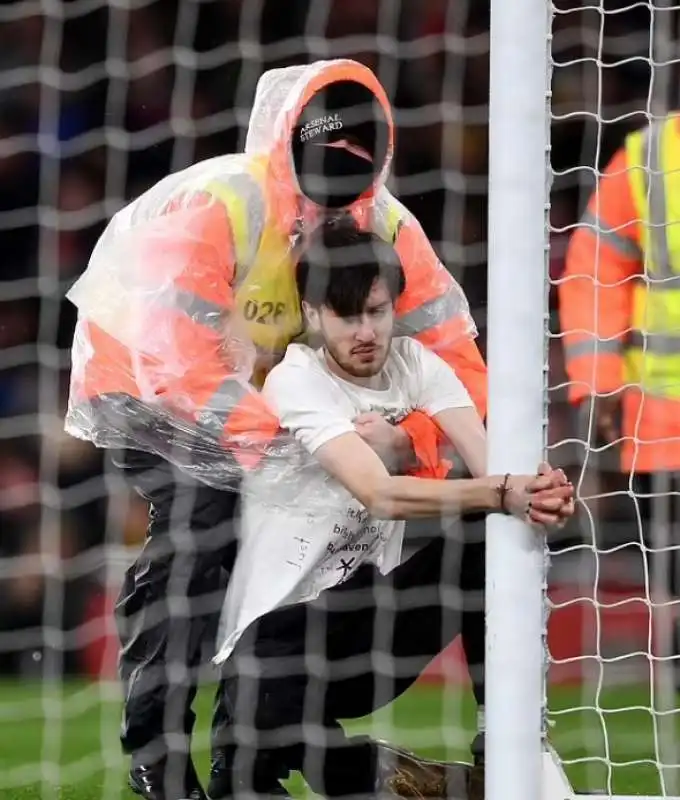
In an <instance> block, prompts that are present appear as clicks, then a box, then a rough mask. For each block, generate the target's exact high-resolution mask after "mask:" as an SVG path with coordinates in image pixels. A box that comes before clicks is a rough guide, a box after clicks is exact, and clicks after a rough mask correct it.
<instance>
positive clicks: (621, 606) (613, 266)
mask: <svg viewBox="0 0 680 800" xmlns="http://www.w3.org/2000/svg"><path fill="white" fill-rule="evenodd" d="M554 11H555V18H554V42H553V59H554V84H553V99H552V114H553V168H554V175H555V183H554V193H553V207H552V231H551V234H552V240H553V259H552V265H553V274H552V278H553V287H554V289H555V291H556V292H557V294H558V297H559V310H560V318H559V320H557V319H556V320H555V324H554V326H553V338H552V341H551V352H552V354H553V360H552V378H551V399H552V400H553V403H554V404H556V403H557V402H560V403H561V402H564V401H565V400H566V398H567V395H570V396H571V400H572V401H575V403H576V407H577V409H578V410H576V411H575V416H574V418H573V420H572V423H571V425H570V426H569V427H562V426H563V425H565V426H566V424H567V423H566V419H565V420H562V418H561V417H560V416H558V415H557V414H556V413H555V410H554V405H553V413H552V425H553V432H552V437H551V439H552V442H553V446H554V450H553V453H554V455H553V458H554V459H556V460H565V459H566V460H568V461H570V462H573V463H575V464H576V465H582V469H581V470H580V471H579V472H578V480H579V493H580V496H581V499H582V504H581V512H580V531H579V532H578V533H577V534H575V539H574V541H573V542H568V543H565V544H564V546H561V547H560V549H559V552H558V553H557V554H556V556H555V558H554V560H553V568H552V573H551V584H552V593H551V600H552V620H551V631H550V632H551V639H552V642H551V643H552V667H551V676H552V681H553V684H554V683H556V682H557V683H564V684H565V687H566V688H565V689H564V691H563V692H562V691H560V692H557V691H554V692H553V694H552V696H551V709H550V710H551V712H552V717H553V720H554V722H555V726H554V728H553V740H554V741H555V742H556V744H557V747H558V749H560V751H561V753H562V756H563V759H564V762H565V764H566V765H567V771H568V773H569V775H570V777H571V779H572V782H573V785H574V787H575V789H576V790H578V791H581V792H584V791H597V792H601V793H603V794H612V793H613V794H647V795H657V794H664V795H677V794H678V771H677V767H678V759H677V734H678V717H677V710H676V709H677V690H678V688H679V686H680V684H678V671H677V655H678V649H677V648H678V637H677V620H676V613H677V612H676V600H675V598H676V596H677V584H676V578H675V577H673V576H674V575H675V573H676V565H675V561H676V558H677V556H676V553H677V542H676V539H677V512H676V510H675V499H674V498H675V489H676V487H675V485H674V481H675V473H676V471H677V467H678V459H679V458H680V450H678V439H677V431H676V429H675V428H676V423H675V422H674V419H675V409H676V408H677V399H675V397H674V391H673V388H672V387H673V384H677V379H676V378H675V377H674V374H673V372H672V370H668V366H669V365H670V364H671V363H672V362H673V360H674V359H676V358H677V352H678V340H677V339H674V337H676V336H677V333H678V326H677V324H676V322H675V318H674V316H673V315H672V314H673V305H672V302H671V301H670V300H669V298H670V297H671V296H672V295H673V292H674V285H675V284H674V281H675V279H676V278H675V266H674V256H672V255H670V256H669V258H666V257H665V255H664V253H665V252H667V251H666V250H664V247H665V244H663V243H664V242H665V241H668V242H670V245H669V248H671V250H672V248H673V244H672V237H673V231H674V227H673V226H674V225H675V224H676V219H675V216H674V212H673V211H672V208H673V200H672V199H671V198H672V196H673V194H674V191H675V190H674V189H673V190H672V191H671V193H670V194H669V193H667V192H665V191H664V188H663V185H664V181H667V180H670V175H671V174H672V172H673V170H674V167H672V166H670V165H669V164H668V163H662V162H661V161H660V160H659V159H660V158H661V157H662V156H661V152H662V150H661V148H660V146H659V145H658V141H657V140H658V139H659V136H657V131H659V130H661V128H662V127H663V124H664V120H665V119H666V117H667V114H668V113H669V111H673V110H674V109H675V108H676V107H677V100H678V94H677V80H678V73H677V11H678V7H677V6H675V5H673V4H671V3H662V2H658V3H657V2H654V3H604V4H603V3H600V4H588V3H583V4H580V3H560V2H558V3H556V4H555V7H554ZM647 126H649V127H647ZM640 129H643V130H645V131H646V133H643V134H640V136H638V137H636V136H628V135H629V134H631V132H633V131H636V130H640ZM577 131H578V132H580V135H578V134H577ZM669 131H670V135H671V136H674V135H675V132H674V129H673V128H672V125H671V128H670V129H669ZM627 136H628V138H626V137H627ZM641 141H644V144H643V146H642V148H641V150H640V151H638V150H637V149H636V148H637V142H641ZM668 141H669V147H674V145H671V144H670V139H669V140H668ZM661 147H662V146H661ZM620 148H621V149H620ZM643 151H644V152H643ZM637 152H640V158H639V159H638V157H637V155H636V153H637ZM638 180H640V181H641V184H640V185H641V186H642V185H643V184H644V189H641V190H640V192H638V190H637V185H638V184H637V182H638ZM664 197H665V201H664ZM652 208H653V209H654V214H655V215H656V216H654V217H653V216H651V213H652V212H651V209H652ZM647 209H650V210H647ZM661 209H664V210H663V211H662V210H661ZM577 214H578V215H579V217H580V222H579V223H577V224H576V225H575V224H574V217H575V215H577ZM652 231H653V232H654V233H652ZM652 236H655V237H656V238H655V239H654V242H655V244H654V245H651V244H649V242H650V241H651V237H652ZM661 264H663V265H664V266H663V267H660V266H657V265H661ZM660 269H664V270H666V269H668V271H667V272H665V273H661V272H660V271H659V270H660ZM578 276H582V278H581V279H579V277H578ZM662 296H663V297H664V300H663V301H662V302H664V303H666V305H665V306H664V307H665V309H666V311H667V312H670V313H665V314H664V315H663V319H661V318H660V317H659V315H658V312H655V311H654V304H655V303H657V306H656V308H657V309H658V308H659V306H658V301H659V298H660V297H662ZM642 306H645V308H644V309H643V308H642ZM661 335H663V336H664V337H667V338H665V339H664V343H665V349H664V351H663V353H661V351H660V350H659V345H660V343H661V341H662V339H661ZM636 348H637V349H636ZM563 359H566V372H565V361H564V360H563ZM659 368H660V370H661V371H659ZM655 376H656V377H657V378H660V382H658V383H656V384H655V383H654V378H655ZM661 376H663V377H661ZM622 388H623V392H622V393H620V390H622ZM581 401H582V402H581ZM607 409H608V410H607Z"/></svg>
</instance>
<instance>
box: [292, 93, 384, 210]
mask: <svg viewBox="0 0 680 800" xmlns="http://www.w3.org/2000/svg"><path fill="white" fill-rule="evenodd" d="M388 137H389V129H388V125H387V119H386V117H385V112H384V111H383V109H382V107H381V105H380V103H379V102H378V100H377V99H376V97H375V95H374V94H373V92H371V90H370V89H367V88H366V87H365V86H362V85H361V84H359V83H354V82H353V81H340V82H339V83H334V84H331V85H330V86H327V87H325V88H324V89H323V90H322V91H321V92H319V93H318V94H316V95H315V96H314V97H313V98H312V99H311V100H310V101H309V103H307V105H306V106H305V107H304V108H303V109H302V112H301V114H300V117H299V119H298V124H297V125H296V127H295V129H294V131H293V140H292V150H293V161H294V164H295V173H296V176H297V179H298V184H299V186H300V191H301V192H302V194H303V195H305V197H308V198H309V199H310V200H312V201H313V202H315V203H317V204H318V205H320V206H325V207H326V208H342V207H343V206H347V205H349V204H350V203H353V202H354V201H355V200H356V199H357V198H358V197H359V196H360V195H362V194H363V193H364V192H365V191H366V189H368V188H369V187H370V186H371V184H372V183H373V182H374V180H375V178H376V177H377V176H378V174H379V173H380V171H381V169H382V167H383V164H384V163H385V158H386V157H387V146H388ZM343 139H346V140H347V141H348V142H349V143H350V144H353V145H356V146H358V147H360V148H362V149H363V150H365V151H366V152H367V153H368V155H369V156H370V158H369V159H367V158H365V157H363V156H360V155H357V154H355V153H352V152H351V151H349V150H347V149H345V148H344V147H330V146H328V145H330V144H332V143H333V142H339V141H342V140H343Z"/></svg>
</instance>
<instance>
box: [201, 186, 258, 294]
mask: <svg viewBox="0 0 680 800" xmlns="http://www.w3.org/2000/svg"><path fill="white" fill-rule="evenodd" d="M220 185H222V186H224V189H225V192H224V194H222V193H220V191H219V188H218V189H217V191H215V192H214V195H215V196H216V197H217V198H218V199H219V200H220V201H221V202H222V203H224V205H225V207H226V208H227V213H229V210H230V200H231V197H230V195H231V193H232V192H233V194H234V198H235V199H238V202H239V205H240V206H241V207H242V209H243V212H244V213H243V214H242V215H241V214H239V215H238V216H243V217H245V220H246V221H247V224H248V230H247V234H248V235H247V237H246V240H247V243H246V245H245V246H243V241H242V237H241V236H238V235H236V232H235V231H234V232H233V238H234V249H235V251H236V253H235V255H236V264H235V283H236V285H238V284H240V282H241V281H242V280H243V279H244V278H245V276H246V275H247V273H248V270H249V268H250V265H251V264H252V261H253V259H254V258H255V256H256V254H257V251H258V248H259V246H260V240H261V239H262V234H263V232H264V226H265V217H266V208H265V203H264V196H263V194H262V189H261V187H260V184H259V183H258V182H257V180H256V179H255V178H254V177H253V176H252V175H249V174H248V173H246V172H239V173H238V174H235V175H232V174H226V175H222V176H218V177H217V178H216V179H214V180H213V181H212V186H216V187H219V186H220ZM234 216H236V214H234ZM234 221H235V220H234V219H230V222H231V224H232V225H233V224H234Z"/></svg>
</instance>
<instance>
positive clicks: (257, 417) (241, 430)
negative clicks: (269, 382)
mask: <svg viewBox="0 0 680 800" xmlns="http://www.w3.org/2000/svg"><path fill="white" fill-rule="evenodd" d="M279 428H280V426H279V420H278V418H277V417H276V415H275V414H273V413H272V412H271V411H270V410H269V408H268V407H267V405H266V403H265V402H264V400H263V399H262V396H261V395H260V394H258V393H256V392H253V393H252V394H248V395H246V396H245V397H244V398H243V399H242V400H241V402H240V403H239V404H238V405H237V406H236V407H235V408H234V410H233V411H232V412H231V414H230V415H229V419H228V420H227V424H226V425H225V426H224V431H225V435H226V436H227V439H226V443H227V447H228V449H229V450H230V451H231V452H232V453H233V455H234V457H235V458H236V460H237V461H238V462H239V464H241V466H242V467H244V468H245V469H249V468H252V467H255V466H256V465H257V464H258V462H259V461H260V459H261V458H262V455H263V449H264V447H266V445H267V444H269V443H270V442H271V441H272V440H273V439H274V437H275V436H276V434H277V433H278V432H279ZM239 440H241V441H240V443H239ZM230 441H233V442H234V443H235V444H231V445H230V444H229V442H230Z"/></svg>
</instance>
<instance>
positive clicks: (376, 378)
mask: <svg viewBox="0 0 680 800" xmlns="http://www.w3.org/2000/svg"><path fill="white" fill-rule="evenodd" d="M323 354H324V358H325V359H326V366H327V367H328V369H329V370H330V371H331V372H332V373H333V374H334V375H337V376H338V378H342V380H343V381H347V383H353V384H354V385H355V386H363V388H364V389H372V390H373V391H380V390H381V389H384V388H385V376H384V375H383V371H382V370H380V372H378V373H376V374H375V375H368V376H366V377H365V378H360V377H357V376H356V375H350V373H349V372H346V371H345V370H344V369H343V368H342V367H341V366H340V365H339V364H338V362H337V361H336V360H335V359H334V358H333V356H332V355H331V354H330V353H329V352H328V350H326V348H325V347H324V350H323Z"/></svg>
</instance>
